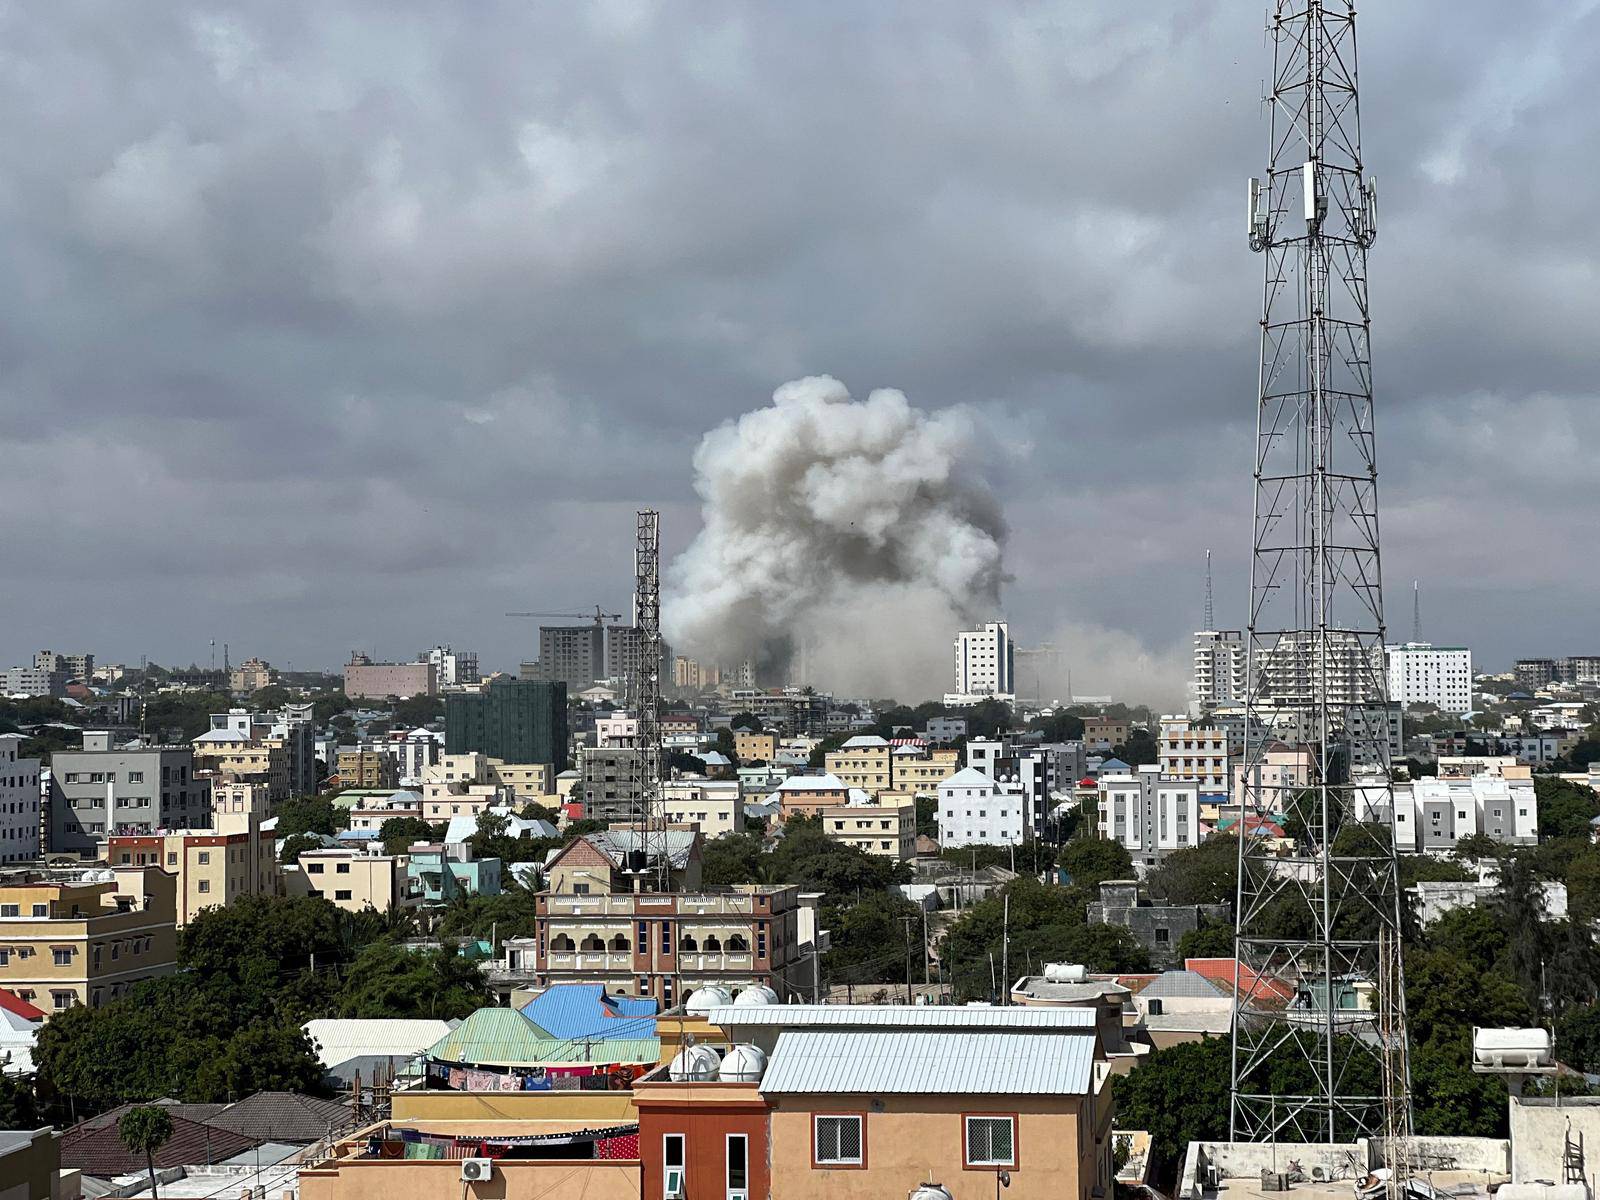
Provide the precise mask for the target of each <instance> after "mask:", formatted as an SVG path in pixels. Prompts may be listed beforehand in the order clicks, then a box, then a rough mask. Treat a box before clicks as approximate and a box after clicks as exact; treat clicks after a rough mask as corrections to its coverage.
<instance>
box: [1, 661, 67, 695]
mask: <svg viewBox="0 0 1600 1200" xmlns="http://www.w3.org/2000/svg"><path fill="white" fill-rule="evenodd" d="M0 692H3V693H4V694H5V695H7V696H64V695H66V692H67V676H66V672H64V671H55V672H51V671H45V670H42V669H40V668H39V667H9V668H7V669H6V670H4V671H0Z"/></svg>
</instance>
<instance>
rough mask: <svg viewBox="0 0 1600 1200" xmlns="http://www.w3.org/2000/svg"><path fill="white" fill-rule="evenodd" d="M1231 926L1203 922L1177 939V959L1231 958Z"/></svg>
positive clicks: (1219, 922)
mask: <svg viewBox="0 0 1600 1200" xmlns="http://www.w3.org/2000/svg"><path fill="white" fill-rule="evenodd" d="M1232 957H1233V926H1232V925H1224V924H1223V923H1222V922H1221V921H1203V922H1201V923H1200V924H1199V925H1197V926H1195V928H1193V929H1191V930H1190V931H1189V932H1188V933H1186V934H1184V935H1183V936H1182V937H1181V938H1179V939H1178V958H1179V959H1180V960H1183V961H1187V960H1189V959H1191V958H1232Z"/></svg>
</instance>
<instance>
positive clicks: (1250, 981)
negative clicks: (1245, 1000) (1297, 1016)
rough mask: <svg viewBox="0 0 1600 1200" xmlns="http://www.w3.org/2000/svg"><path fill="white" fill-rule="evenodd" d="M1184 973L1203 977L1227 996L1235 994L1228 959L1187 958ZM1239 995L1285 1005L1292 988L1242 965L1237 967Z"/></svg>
mask: <svg viewBox="0 0 1600 1200" xmlns="http://www.w3.org/2000/svg"><path fill="white" fill-rule="evenodd" d="M1183 966H1184V970H1186V971H1193V972H1194V973H1195V974H1196V975H1203V976H1205V977H1206V978H1207V979H1209V980H1211V982H1212V983H1217V984H1221V985H1222V986H1223V987H1224V988H1226V989H1227V990H1228V991H1229V992H1230V993H1231V992H1233V991H1234V960H1233V959H1231V958H1186V959H1184V962H1183ZM1238 980H1239V987H1238V994H1239V995H1242V996H1248V997H1253V998H1254V999H1255V1000H1256V1001H1257V1002H1261V1001H1270V1000H1277V1001H1281V1002H1287V1001H1289V1000H1291V999H1292V998H1293V997H1294V988H1293V987H1291V986H1290V985H1289V984H1288V983H1286V982H1284V981H1283V980H1282V979H1278V978H1275V977H1274V976H1271V975H1262V974H1259V973H1258V972H1257V971H1255V970H1254V969H1253V968H1251V967H1249V966H1247V965H1245V964H1244V963H1239V964H1238Z"/></svg>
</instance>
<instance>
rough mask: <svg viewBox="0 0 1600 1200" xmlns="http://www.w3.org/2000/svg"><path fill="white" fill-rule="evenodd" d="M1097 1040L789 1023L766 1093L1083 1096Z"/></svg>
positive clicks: (771, 1065)
mask: <svg viewBox="0 0 1600 1200" xmlns="http://www.w3.org/2000/svg"><path fill="white" fill-rule="evenodd" d="M1094 1053H1095V1039H1094V1038H1092V1037H1084V1036H1082V1035H1081V1034H1075V1033H1049V1032H1019V1031H1015V1030H1013V1031H999V1030H976V1031H975V1030H970V1029H916V1030H906V1029H895V1030H871V1031H868V1030H843V1029H789V1030H785V1031H784V1032H783V1033H781V1034H780V1035H779V1036H778V1044H777V1046H776V1048H775V1049H774V1050H773V1053H772V1057H771V1060H770V1062H769V1063H768V1064H767V1069H766V1072H765V1074H764V1075H763V1076H762V1079H761V1084H760V1089H761V1092H762V1094H763V1095H784V1094H814V1093H819V1092H831V1093H848V1094H853V1095H858V1094H866V1095H896V1094H898V1095H907V1094H911V1095H920V1094H950V1095H1011V1096H1015V1095H1057V1096H1059V1095H1083V1094H1085V1093H1087V1092H1088V1091H1089V1090H1090V1088H1091V1085H1092V1082H1093V1077H1094Z"/></svg>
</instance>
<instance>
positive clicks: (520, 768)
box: [488, 758, 556, 802]
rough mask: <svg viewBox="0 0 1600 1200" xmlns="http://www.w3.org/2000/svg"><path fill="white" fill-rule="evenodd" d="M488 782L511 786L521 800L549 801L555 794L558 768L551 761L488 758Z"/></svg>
mask: <svg viewBox="0 0 1600 1200" xmlns="http://www.w3.org/2000/svg"><path fill="white" fill-rule="evenodd" d="M488 776H489V777H488V782H489V783H497V784H499V785H500V786H501V787H502V788H509V789H510V790H511V791H512V792H513V793H515V794H516V797H517V799H519V800H538V801H541V802H542V801H547V800H551V799H553V798H554V796H555V790H556V769H555V767H554V765H552V764H551V763H513V762H506V761H505V759H503V758H491V759H489V760H488Z"/></svg>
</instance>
